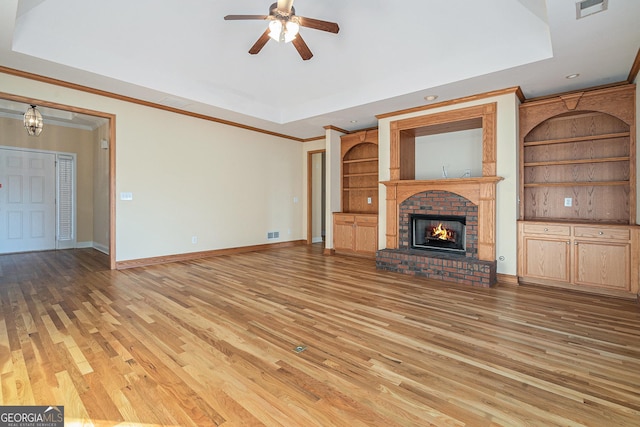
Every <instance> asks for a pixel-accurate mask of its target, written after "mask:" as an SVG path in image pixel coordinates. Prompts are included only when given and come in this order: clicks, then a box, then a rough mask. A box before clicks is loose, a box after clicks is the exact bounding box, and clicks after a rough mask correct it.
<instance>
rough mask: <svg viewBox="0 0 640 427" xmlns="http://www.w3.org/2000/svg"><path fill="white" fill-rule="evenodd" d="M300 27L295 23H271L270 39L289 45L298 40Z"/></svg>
mask: <svg viewBox="0 0 640 427" xmlns="http://www.w3.org/2000/svg"><path fill="white" fill-rule="evenodd" d="M299 31H300V25H298V24H297V23H295V22H292V21H289V22H284V21H280V20H279V19H276V20H274V21H271V22H270V23H269V37H271V38H272V39H273V40H275V41H277V42H285V43H289V42H290V41H292V40H293V39H295V38H296V36H297V35H298V32H299Z"/></svg>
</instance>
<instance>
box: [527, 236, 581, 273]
mask: <svg viewBox="0 0 640 427" xmlns="http://www.w3.org/2000/svg"><path fill="white" fill-rule="evenodd" d="M523 249H524V260H523V261H524V265H523V267H524V276H528V277H537V278H541V279H549V280H555V281H560V282H567V283H568V282H569V281H570V280H571V277H570V271H571V270H570V268H569V260H570V251H571V245H570V244H568V240H556V239H545V238H541V237H528V236H525V237H524V248H523Z"/></svg>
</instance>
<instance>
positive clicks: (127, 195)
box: [120, 192, 133, 200]
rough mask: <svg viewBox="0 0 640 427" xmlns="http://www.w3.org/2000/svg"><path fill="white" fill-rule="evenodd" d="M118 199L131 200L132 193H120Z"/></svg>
mask: <svg viewBox="0 0 640 427" xmlns="http://www.w3.org/2000/svg"><path fill="white" fill-rule="evenodd" d="M120 200H133V193H130V192H122V193H120Z"/></svg>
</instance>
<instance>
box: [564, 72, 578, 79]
mask: <svg viewBox="0 0 640 427" xmlns="http://www.w3.org/2000/svg"><path fill="white" fill-rule="evenodd" d="M579 75H580V74H578V73H575V74H569V75H568V76H565V79H575V78H576V77H578V76H579Z"/></svg>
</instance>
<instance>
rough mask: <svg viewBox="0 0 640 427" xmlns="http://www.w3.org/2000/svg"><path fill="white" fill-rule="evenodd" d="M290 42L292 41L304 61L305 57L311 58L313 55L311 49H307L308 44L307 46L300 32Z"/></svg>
mask: <svg viewBox="0 0 640 427" xmlns="http://www.w3.org/2000/svg"><path fill="white" fill-rule="evenodd" d="M267 37H269V36H267ZM291 43H293V45H294V46H295V47H296V50H297V51H298V53H299V54H300V56H301V57H302V59H303V60H305V61H306V60H307V59H311V58H312V57H313V53H311V49H309V46H307V44H306V43H305V42H304V40H303V39H302V36H301V35H300V33H298V35H297V36H296V38H295V39H293V41H292V42H291Z"/></svg>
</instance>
